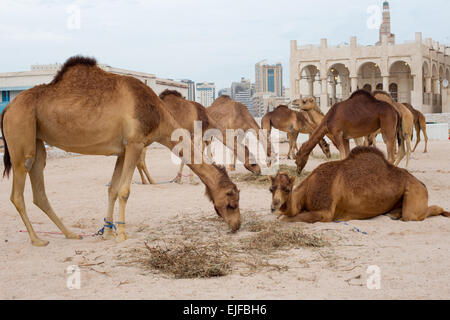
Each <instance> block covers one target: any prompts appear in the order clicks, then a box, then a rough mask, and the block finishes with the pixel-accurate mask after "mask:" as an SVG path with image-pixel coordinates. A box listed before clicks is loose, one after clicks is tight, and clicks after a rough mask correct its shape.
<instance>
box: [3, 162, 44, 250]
mask: <svg viewBox="0 0 450 320" xmlns="http://www.w3.org/2000/svg"><path fill="white" fill-rule="evenodd" d="M12 168H13V186H12V193H11V202H12V203H13V204H14V206H15V207H16V209H17V211H18V212H19V214H20V217H21V218H22V221H23V223H24V224H25V227H26V228H27V231H28V234H29V236H30V240H31V243H32V244H33V246H36V247H45V246H46V245H48V241H45V240H42V239H40V238H39V237H38V236H37V234H36V232H35V231H34V229H33V226H32V225H31V222H30V220H29V219H28V215H27V212H26V209H25V201H24V198H23V191H24V189H25V180H26V177H27V172H26V170H25V167H24V165H23V163H14V164H13V166H12Z"/></svg>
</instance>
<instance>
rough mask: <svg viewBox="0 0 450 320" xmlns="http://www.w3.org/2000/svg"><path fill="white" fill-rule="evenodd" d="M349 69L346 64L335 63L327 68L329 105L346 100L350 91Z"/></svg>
mask: <svg viewBox="0 0 450 320" xmlns="http://www.w3.org/2000/svg"><path fill="white" fill-rule="evenodd" d="M350 87H351V84H350V69H349V68H348V66H347V64H346V63H341V62H336V63H334V64H332V65H331V66H330V67H329V68H328V92H329V94H330V99H331V105H334V104H335V103H336V102H340V101H342V100H345V99H347V98H348V97H349V96H350V91H351V88H350Z"/></svg>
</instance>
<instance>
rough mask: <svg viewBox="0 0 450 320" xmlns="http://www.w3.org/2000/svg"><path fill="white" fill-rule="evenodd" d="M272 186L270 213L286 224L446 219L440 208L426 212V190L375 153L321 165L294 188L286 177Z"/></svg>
mask: <svg viewBox="0 0 450 320" xmlns="http://www.w3.org/2000/svg"><path fill="white" fill-rule="evenodd" d="M271 180H272V186H271V188H270V191H271V192H272V212H273V213H276V214H279V215H280V216H281V218H282V220H285V221H289V222H297V221H299V222H307V223H315V222H332V221H348V220H361V219H370V218H374V217H376V216H379V215H383V214H390V215H391V217H393V218H395V219H402V220H403V221H422V220H424V219H426V218H428V217H431V216H438V215H444V216H446V217H450V213H449V212H445V211H444V209H442V208H440V207H437V206H432V207H428V191H427V188H426V187H425V185H424V184H423V183H422V182H420V181H419V180H418V179H417V178H415V177H414V176H413V175H411V174H410V173H409V172H408V171H407V170H405V169H400V168H398V167H395V166H393V165H392V164H390V163H389V162H388V161H386V158H385V157H384V155H383V153H382V152H381V151H380V150H378V149H376V148H371V147H356V148H355V149H353V150H352V152H351V153H350V155H349V157H348V158H347V159H345V160H341V161H333V162H328V163H325V164H322V165H320V166H319V167H318V168H317V169H316V170H314V171H313V172H312V173H311V174H310V175H309V176H308V177H307V178H306V179H305V180H304V181H302V182H301V183H300V184H299V185H298V186H296V187H294V181H295V179H294V178H290V177H289V176H288V175H287V174H285V173H279V174H278V175H277V176H275V177H271Z"/></svg>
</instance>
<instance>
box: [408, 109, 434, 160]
mask: <svg viewBox="0 0 450 320" xmlns="http://www.w3.org/2000/svg"><path fill="white" fill-rule="evenodd" d="M403 105H404V106H405V107H407V108H408V109H409V111H411V112H412V114H413V116H414V129H416V137H417V140H416V145H415V146H414V148H413V150H412V152H414V151H416V148H417V146H418V145H419V143H420V131H421V130H422V132H423V136H424V138H425V151H424V153H427V152H428V135H427V120H426V119H425V116H424V115H423V113H422V112H420V111H419V110H417V109H414V107H413V106H412V105H410V104H409V103H403Z"/></svg>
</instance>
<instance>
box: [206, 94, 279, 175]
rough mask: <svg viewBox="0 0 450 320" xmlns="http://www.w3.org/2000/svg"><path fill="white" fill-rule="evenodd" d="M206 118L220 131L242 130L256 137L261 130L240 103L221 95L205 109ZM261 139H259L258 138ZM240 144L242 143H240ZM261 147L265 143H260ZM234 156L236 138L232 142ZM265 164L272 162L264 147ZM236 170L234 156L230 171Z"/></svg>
mask: <svg viewBox="0 0 450 320" xmlns="http://www.w3.org/2000/svg"><path fill="white" fill-rule="evenodd" d="M206 112H207V114H208V116H209V117H210V118H212V119H214V120H215V122H216V124H217V125H218V126H219V127H221V128H222V130H229V129H232V130H243V131H244V132H248V131H253V132H254V134H255V135H256V136H257V137H258V135H259V132H260V130H261V128H260V127H259V125H258V123H256V121H255V119H254V118H253V116H252V115H251V113H250V112H249V111H248V109H247V107H246V106H245V105H243V104H242V103H240V102H237V101H234V100H233V99H231V98H230V97H229V96H227V95H222V96H220V97H218V98H217V99H216V100H214V102H213V104H212V105H211V106H210V107H208V108H206ZM259 138H261V137H259ZM240 142H242V141H240ZM262 142H263V145H264V143H266V141H262ZM234 146H235V150H234V154H236V148H237V138H236V140H235V142H234ZM266 155H267V162H268V164H269V165H270V163H271V160H272V155H271V148H270V147H266ZM235 168H236V156H235V157H234V165H232V166H230V169H231V170H234V169H235Z"/></svg>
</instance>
